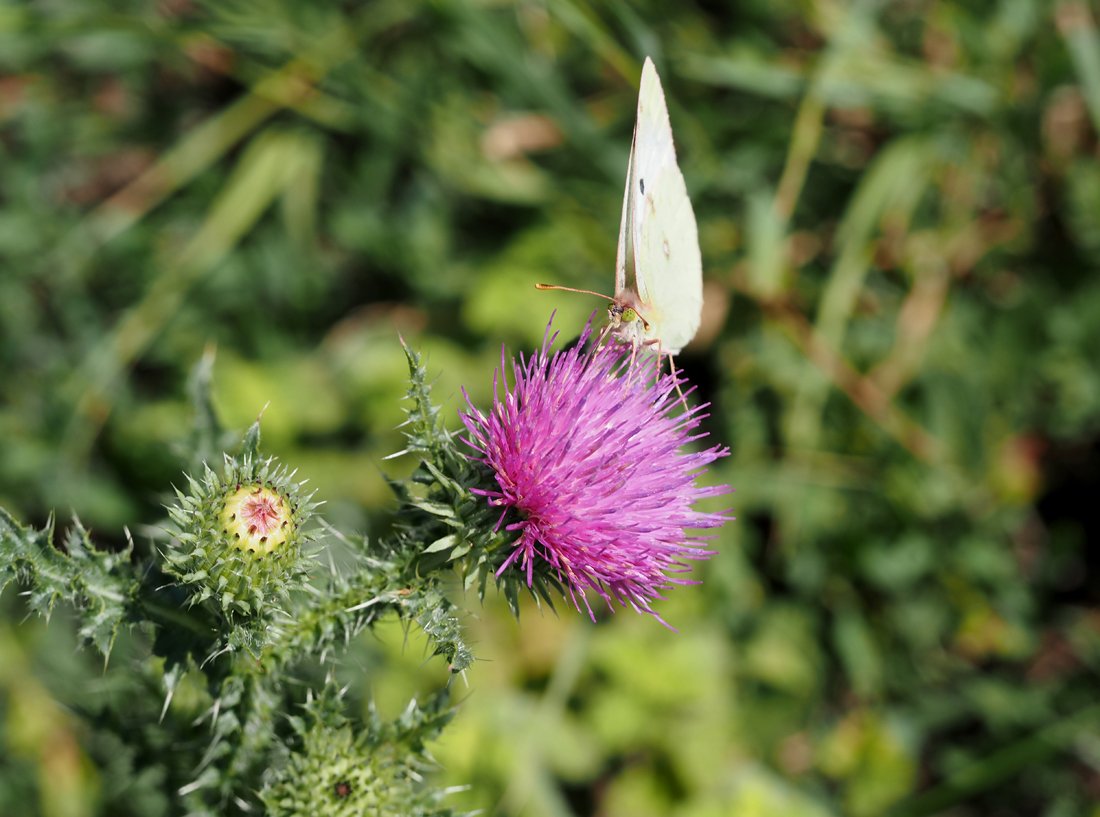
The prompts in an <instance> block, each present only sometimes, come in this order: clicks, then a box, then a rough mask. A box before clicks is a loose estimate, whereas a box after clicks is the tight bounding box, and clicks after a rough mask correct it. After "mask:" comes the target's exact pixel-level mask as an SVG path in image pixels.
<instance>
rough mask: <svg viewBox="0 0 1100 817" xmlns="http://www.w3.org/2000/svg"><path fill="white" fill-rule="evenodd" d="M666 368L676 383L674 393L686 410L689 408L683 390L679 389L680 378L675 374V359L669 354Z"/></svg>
mask: <svg viewBox="0 0 1100 817" xmlns="http://www.w3.org/2000/svg"><path fill="white" fill-rule="evenodd" d="M668 367H669V369H671V370H672V377H673V378H674V382H675V383H676V393H677V394H678V395H680V402H681V403H683V404H684V409H685V410H688V409H689V406H688V401H687V397H686V396H685V395H684V392H683V390H682V389H681V388H680V378H679V377H678V376H677V374H676V359H675V358H674V357H673V356H672V355H671V354H670V355H669V356H668Z"/></svg>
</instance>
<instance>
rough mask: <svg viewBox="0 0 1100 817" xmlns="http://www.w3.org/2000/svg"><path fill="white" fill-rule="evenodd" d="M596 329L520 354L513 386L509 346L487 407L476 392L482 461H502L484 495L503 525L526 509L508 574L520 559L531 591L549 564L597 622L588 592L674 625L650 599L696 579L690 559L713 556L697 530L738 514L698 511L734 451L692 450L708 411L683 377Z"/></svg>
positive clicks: (472, 423)
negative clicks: (606, 339)
mask: <svg viewBox="0 0 1100 817" xmlns="http://www.w3.org/2000/svg"><path fill="white" fill-rule="evenodd" d="M591 335H592V331H591V323H589V325H588V326H586V327H585V330H584V332H583V333H582V334H581V338H580V341H579V342H578V343H577V345H576V346H575V347H573V348H571V349H567V350H564V351H561V350H559V351H554V352H552V351H551V347H552V346H553V344H554V341H555V340H556V339H557V334H556V333H555V334H554V335H553V336H552V337H551V336H550V328H549V326H548V327H547V332H546V337H545V338H544V340H543V345H542V348H541V349H540V350H539V351H538V352H536V353H535V354H534V355H533V356H531V357H529V358H525V357H523V356H522V355H521V356H520V358H519V360H518V361H517V360H513V361H512V373H513V378H514V380H515V385H514V386H513V387H512V388H511V389H509V388H508V383H507V376H506V375H505V374H504V373H505V372H506V371H507V361H506V358H505V353H504V352H503V350H502V352H501V368H500V369H499V370H498V371H497V372H496V374H494V377H493V386H494V400H493V407H492V411H491V412H490V414H489V415H488V416H486V415H485V414H483V413H482V412H481V411H479V410H478V409H477V408H475V407H474V406H473V404H472V403H470V400H469V397H468V396H467V398H466V399H467V404H468V405H469V412H468V413H464V414H463V415H462V419H463V422H464V423H465V424H466V428H467V430H468V431H469V435H468V438H467V443H468V444H469V445H470V446H471V447H472V448H473V449H474V450H475V451H476V452H477V453H476V455H471V458H472V459H475V460H476V461H479V462H482V463H484V464H486V465H487V466H488V467H489V468H490V469H492V471H493V473H494V475H495V477H496V482H497V485H498V486H499V490H476V493H479V494H481V495H483V496H486V497H487V498H488V500H489V504H490V505H495V506H501V507H503V509H504V510H503V512H502V514H501V518H500V522H498V526H499V525H500V524H501V523H502V522H503V520H504V517H505V515H506V514H507V512H508V510H509V509H511V510H514V511H516V512H517V514H516V515H517V516H518V517H519V520H518V521H516V522H513V523H512V524H510V525H508V527H507V530H510V531H518V533H519V535H518V537H517V538H516V540H515V543H514V546H513V547H514V549H513V551H512V553H511V554H510V555H509V556H508V558H507V559H506V560H505V561H504V563H503V564H502V565H501V566H500V568H499V570H498V571H497V574H496V575H497V576H498V577H499V576H500V575H501V574H502V573H503V572H504V571H505V570H507V569H508V568H509V567H511V566H512V565H513V564H515V563H518V565H519V567H520V568H521V569H523V570H525V571H526V574H527V584H528V586H531V585H532V582H533V580H534V575H535V570H536V569H537V562H539V561H540V560H541V561H542V562H545V563H546V565H548V566H549V568H550V571H551V572H552V573H553V574H554V575H556V577H557V579H558V581H559V582H560V583H561V584H562V585H563V586H564V587H565V588H566V591H567V592H568V594H569V596H570V598H571V599H572V601H573V604H574V606H576V607H577V609H578V610H579V609H580V604H581V602H583V603H584V605H585V608H586V609H587V610H588V613H589V616H591V617H592V618H593V619H595V614H594V613H593V610H592V607H591V605H590V604H589V601H588V599H587V597H586V593H587V591H589V590H592V591H594V592H595V593H597V594H598V595H599V596H601V597H603V599H604V600H605V601H606V602H607V604H608V607H610V608H611V609H614V605H612V604H611V602H612V600H614V601H617V602H619V604H621V605H623V606H626V605H627V604H629V605H630V606H631V607H633V608H634V609H635V610H637V611H638V612H644V613H649V614H651V615H653V616H654V617H656V618H657V619H658V621H661V623H662V624H664V623H665V622H664V620H663V619H661V617H660V616H659V615H657V613H656V612H655V611H654V610H653V608H652V606H651V605H652V603H653V602H654V601H657V600H660V599H661V598H662V596H661V591H662V590H664V589H666V588H669V587H671V586H673V585H684V584H696V583H697V582H694V581H691V580H689V579H686V578H683V577H682V575H681V574H683V573H686V572H687V571H689V570H690V569H691V568H690V565H689V564H687V562H686V560H690V559H705V558H707V557H709V556H711V555H713V551H709V550H705V549H704V548H703V545H702V542H703V541H704V540H705V537H702V536H699V535H697V534H690V533H688V532H687V531H688V529H699V528H716V527H719V526H720V525H722V524H723V523H724V522H725V521H726V520H727V519H728V518H730V517H729V516H728V515H727V514H726V513H724V512H721V513H706V512H703V511H697V510H695V509H693V507H692V505H693V504H694V503H695V501H696V500H699V499H703V498H704V497H711V496H718V495H721V494H725V493H728V492H729V490H730V489H729V487H728V486H725V485H721V486H716V487H702V486H699V485H697V484H696V477H697V476H698V475H699V474H700V473H702V471H703V470H704V467H705V466H706V465H709V464H710V463H712V462H714V461H715V460H716V459H718V458H719V457H724V456H726V455H727V454H729V449H727V448H724V447H722V446H712V447H711V448H707V449H705V450H703V451H691V450H687V449H686V446H687V444H688V443H691V442H692V441H694V440H698V439H700V438H702V437H704V436H706V435H705V434H703V433H698V432H696V431H695V429H696V428H697V427H698V426H699V422H700V420H702V418H703V417H705V416H706V415H705V414H704V413H702V412H703V409H704V408H705V407H706V406H696V407H694V408H691V409H687V410H682V407H683V405H684V401H683V399H682V398H681V396H680V393H679V392H678V391H677V385H678V384H681V383H683V382H684V381H683V380H682V379H680V378H679V377H678V376H676V375H674V374H672V373H665V372H663V371H662V370H661V369H662V367H660V365H659V364H658V362H657V359H656V357H655V356H651V355H642V356H639V357H638V358H637V360H635V359H634V357H633V356H632V353H631V349H630V347H629V346H624V345H622V344H617V343H612V344H607V345H604V346H594V347H590V348H585V346H586V344H587V342H588V341H589V340H590V339H591ZM498 378H499V379H503V381H504V384H503V386H504V388H503V391H504V393H503V395H501V394H499V393H498V389H497V385H498ZM666 626H667V625H666Z"/></svg>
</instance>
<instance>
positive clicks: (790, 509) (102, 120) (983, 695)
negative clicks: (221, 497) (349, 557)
mask: <svg viewBox="0 0 1100 817" xmlns="http://www.w3.org/2000/svg"><path fill="white" fill-rule="evenodd" d="M1097 17H1098V9H1097V7H1096V4H1095V3H1087V2H1083V1H1080V0H1065V1H1064V2H1051V1H1050V0H940V1H939V2H936V1H935V0H896V1H895V2H869V1H868V2H854V1H853V2H843V0H743V1H742V2H736V3H735V2H728V3H722V2H716V1H714V0H711V1H710V2H704V0H696V1H695V2H677V3H661V2H640V3H634V4H625V3H613V2H583V1H582V0H531V1H530V2H505V0H434V1H433V2H412V1H410V0H376V1H375V2H366V3H356V2H350V0H348V1H346V2H314V1H313V0H217V2H214V0H211V2H200V1H199V0H159V1H158V2H136V1H133V2H124V1H123V0H110V1H109V0H39V1H38V2H18V0H0V338H2V343H0V360H2V373H3V376H2V378H0V440H2V446H3V447H2V454H0V505H2V506H4V507H6V508H8V509H9V510H10V511H12V512H13V513H14V514H15V515H16V516H17V517H19V518H21V519H22V520H24V521H28V522H33V523H35V524H42V523H43V522H44V521H45V520H46V518H47V516H48V514H49V513H50V512H51V511H56V512H57V513H58V515H59V516H60V517H61V518H62V519H65V518H67V517H68V516H69V514H70V513H71V512H72V513H75V514H77V515H78V516H79V517H80V518H81V519H82V520H83V522H84V523H85V524H86V525H88V526H90V527H91V528H92V529H93V531H94V535H95V536H96V539H97V541H98V542H99V543H101V544H102V545H104V546H112V545H117V544H120V543H121V542H123V541H124V530H123V527H124V526H129V528H130V529H131V530H132V531H133V532H134V534H135V535H136V536H138V537H140V536H141V535H142V533H141V532H142V529H143V526H145V525H151V524H157V523H158V521H159V520H160V519H161V518H162V516H163V510H162V503H163V502H164V500H165V496H166V495H167V492H168V490H169V488H170V486H171V484H172V483H179V482H180V481H181V473H180V470H181V467H182V464H183V462H184V461H185V456H184V455H183V453H182V452H183V450H184V449H183V448H182V447H183V446H186V444H187V439H188V427H189V423H190V421H191V417H190V411H189V403H188V398H187V392H186V380H187V374H188V372H189V371H190V369H191V368H192V367H193V366H194V364H195V363H196V362H197V361H198V360H199V359H200V357H201V356H202V355H203V353H204V350H206V349H208V348H214V347H216V350H217V351H216V353H217V359H216V360H217V362H216V366H215V378H216V379H215V389H216V399H217V404H218V407H219V408H220V410H221V411H222V413H223V415H224V419H225V420H226V422H227V424H228V425H230V426H233V427H240V426H244V425H245V424H247V423H249V422H251V420H252V419H254V418H255V416H256V415H257V414H258V413H259V412H260V410H261V409H262V408H263V406H264V405H265V404H269V405H268V408H267V410H266V413H265V414H264V434H265V447H266V448H267V450H268V451H269V452H270V453H274V454H277V455H278V456H280V457H281V458H283V459H284V460H285V461H286V462H287V463H289V464H290V465H292V466H296V467H297V468H298V469H299V473H300V474H301V475H302V476H304V477H308V478H309V479H310V480H311V484H312V485H313V486H314V487H315V488H316V489H317V490H318V492H319V496H320V497H321V498H323V499H325V500H327V505H326V506H325V509H324V510H325V516H326V518H328V519H329V520H330V521H331V522H332V523H333V524H335V525H336V526H337V527H342V528H345V529H351V530H360V531H367V532H368V533H371V534H372V535H374V534H377V533H381V532H384V530H385V526H386V524H387V523H386V517H385V512H386V509H387V508H388V507H389V506H390V501H389V496H388V490H387V488H386V485H385V482H384V479H383V478H382V472H381V470H380V467H379V461H380V458H381V457H382V456H384V455H386V454H388V453H390V452H392V451H395V450H397V449H398V448H400V446H401V440H400V436H399V435H398V433H397V432H396V431H395V430H394V426H395V425H396V424H397V423H398V422H399V421H400V419H401V416H402V415H401V407H400V404H399V398H400V396H401V395H402V393H403V391H404V388H405V365H404V360H403V355H402V353H401V351H400V348H399V345H398V340H397V338H398V334H399V333H400V334H401V335H403V336H404V337H405V338H406V339H407V340H408V341H409V342H410V343H411V344H412V345H413V346H414V347H417V348H420V349H422V350H423V351H424V352H426V354H427V356H428V360H427V362H428V366H429V369H430V370H431V371H432V372H433V373H436V374H437V375H438V380H437V382H436V386H435V395H436V397H437V399H439V400H440V401H442V402H444V404H445V406H446V411H447V412H448V413H449V416H451V418H452V421H451V423H452V425H454V426H457V425H458V422H457V417H456V415H455V414H454V412H455V411H457V408H458V407H459V405H460V401H461V396H460V388H461V387H462V386H465V387H466V388H467V389H469V391H470V393H471V395H472V397H473V398H474V399H475V401H479V402H484V401H485V400H486V399H487V398H488V396H489V394H490V384H491V373H492V369H493V367H494V365H495V364H496V363H497V362H498V361H499V354H500V346H501V344H502V343H505V344H507V345H508V347H509V348H510V349H513V350H526V349H531V348H532V347H533V346H534V345H535V344H536V343H537V342H538V341H539V340H540V339H541V337H542V333H543V330H544V327H545V325H546V322H547V320H548V318H549V315H550V313H551V311H552V310H554V309H557V310H558V313H557V318H556V324H557V326H558V327H560V328H561V329H562V331H563V332H564V333H565V334H566V335H570V334H572V333H575V331H576V330H577V329H579V327H580V326H581V324H582V323H583V321H584V319H585V317H586V316H587V315H588V313H589V311H590V310H591V309H593V308H595V307H596V306H597V304H595V303H593V302H592V301H591V300H588V299H585V298H584V297H582V296H570V295H566V294H563V293H549V294H547V293H537V292H536V291H534V289H533V288H532V284H533V283H534V282H536V281H553V282H558V283H561V284H565V285H572V286H581V287H590V288H598V289H604V290H609V289H610V288H611V286H612V278H613V274H612V267H613V263H612V262H613V258H614V251H615V246H614V245H615V239H616V236H617V231H618V223H619V208H620V206H621V197H622V184H623V182H622V177H623V174H624V172H625V167H626V157H627V151H628V148H629V140H630V133H631V128H632V125H633V116H634V107H635V102H636V93H637V85H636V83H637V78H638V75H639V72H640V67H641V60H642V58H643V57H644V56H645V55H646V54H650V55H652V56H653V57H654V59H655V61H656V62H657V65H658V68H659V70H660V72H661V75H662V77H663V79H664V84H665V90H666V93H667V95H668V97H669V102H670V109H671V116H672V124H673V131H674V134H675V137H676V140H677V146H678V150H679V155H680V163H681V166H682V168H683V171H684V174H685V176H686V178H687V182H688V187H689V189H690V191H691V194H692V198H693V201H694V204H695V211H696V214H697V217H698V220H699V226H700V241H701V244H702V252H703V258H704V268H705V275H706V278H707V290H706V299H707V302H706V311H705V315H704V322H703V327H702V329H701V331H700V333H699V337H698V338H697V342H696V343H695V344H693V345H692V346H691V347H689V348H688V349H687V350H686V351H685V353H684V354H683V356H682V360H681V362H682V364H683V365H684V366H685V367H686V369H687V371H688V374H689V375H690V376H691V377H692V379H693V380H694V381H695V382H697V383H698V384H699V385H700V389H701V393H702V395H703V396H705V398H706V399H708V400H710V401H712V402H713V407H712V418H711V420H710V423H709V429H710V431H711V432H712V434H713V435H714V436H713V438H714V439H716V440H719V441H722V442H725V443H728V444H729V446H730V447H731V448H732V456H731V457H729V458H728V459H726V460H724V461H722V462H721V463H719V465H718V467H717V468H715V469H714V471H713V473H712V474H710V475H708V477H707V479H709V480H713V481H722V482H727V483H729V484H731V485H733V486H735V487H736V493H735V495H734V497H733V505H734V509H735V513H736V515H737V517H738V519H737V521H736V522H734V523H731V524H728V525H727V526H726V528H725V529H724V530H723V531H722V533H721V535H720V538H719V539H718V541H717V543H716V548H717V550H718V551H719V553H718V555H717V556H716V557H714V559H712V560H711V561H710V562H709V563H706V564H704V565H701V566H699V567H698V569H697V571H696V577H697V578H699V579H701V580H702V581H703V584H702V586H701V587H696V588H690V589H682V590H678V591H676V592H675V593H673V594H672V597H671V598H670V600H669V601H668V603H667V604H666V605H664V606H663V607H662V608H661V611H662V614H663V615H664V616H665V618H667V619H668V620H669V621H670V622H672V623H673V624H674V625H676V626H677V627H678V628H679V630H680V632H679V633H678V634H674V633H670V632H668V631H666V630H665V629H663V628H661V627H660V626H659V625H658V624H656V623H655V622H653V621H652V620H649V619H643V618H640V617H638V616H635V615H633V614H631V613H626V612H620V613H618V614H616V615H614V616H611V617H608V618H607V619H606V620H601V621H600V622H599V623H598V624H596V625H592V624H591V623H589V622H588V621H587V620H586V619H585V618H584V617H583V616H581V615H579V614H577V613H575V612H574V611H572V610H571V609H568V608H567V607H563V608H562V609H561V610H560V611H559V615H558V616H555V615H554V614H552V613H548V612H543V611H538V610H535V609H531V610H528V611H525V612H524V614H523V616H522V619H521V621H520V623H519V624H518V625H517V624H516V623H515V622H514V621H512V620H511V619H510V617H509V616H508V614H507V612H506V611H505V610H504V608H503V605H501V604H499V603H498V601H497V600H492V599H490V600H489V601H487V603H486V604H485V605H484V606H482V605H479V604H478V603H477V601H476V600H475V599H467V600H466V606H467V607H468V609H469V611H470V612H469V621H468V626H469V631H470V636H471V640H472V641H473V646H474V649H475V652H476V654H477V655H478V656H479V658H481V659H483V660H481V661H480V662H479V663H478V664H477V665H476V666H475V667H474V668H473V669H472V670H471V671H469V672H468V673H467V674H466V682H467V683H468V685H469V693H468V697H466V700H465V702H464V703H463V705H462V708H461V710H460V712H459V715H458V717H457V718H456V720H455V721H454V723H453V724H452V726H451V727H450V728H449V729H448V730H447V731H446V732H445V734H444V737H443V739H442V740H441V741H440V743H439V745H438V746H437V747H436V750H435V753H436V756H437V757H438V759H439V760H440V763H441V767H442V770H441V773H440V777H439V782H440V784H441V785H456V786H457V785H468V786H469V788H468V790H466V791H464V792H459V793H456V794H454V795H453V797H452V798H451V802H452V803H453V804H454V805H455V807H456V808H466V809H470V808H482V809H484V810H485V811H484V813H485V814H487V815H502V816H503V815H520V814H523V815H534V816H535V817H567V815H577V817H581V816H582V815H601V817H608V816H610V815H629V816H630V817H649V815H674V817H711V816H712V815H727V814H729V815H738V816H739V817H755V816H756V815H760V816H761V817H763V816H764V815H790V816H791V817H800V815H807V816H809V815H813V817H817V816H818V815H842V814H843V815H856V817H861V816H862V815H879V814H891V815H898V816H900V815H904V816H905V817H916V816H917V815H930V814H950V815H1006V816H1008V815H1012V816H1015V815H1021V816H1022V815H1044V817H1071V815H1093V817H1095V816H1096V815H1100V806H1098V805H1097V804H1098V803H1100V694H1098V693H1100V678H1098V672H1100V556H1098V554H1097V550H1096V546H1095V541H1096V537H1097V535H1098V531H1100V524H1098V522H1097V516H1096V513H1095V506H1096V504H1097V501H1098V497H1100V277H1098V276H1097V270H1098V268H1100V143H1098V138H1097V137H1098V126H1100V34H1098V32H1097V27H1096V21H1097ZM387 467H389V468H391V469H392V470H391V473H400V472H401V469H402V468H406V467H407V464H402V463H401V461H400V460H398V461H395V462H393V463H388V464H387ZM2 610H3V611H4V613H5V618H4V619H3V623H2V624H0V757H2V758H3V762H2V763H0V814H3V815H5V817H9V815H24V814H27V815H32V814H33V815H39V814H40V815H45V817H69V816H70V815H72V817H80V816H81V815H90V814H97V813H100V812H99V811H98V810H97V808H98V807H97V802H98V794H97V792H99V790H100V787H101V786H102V785H104V783H103V780H104V779H106V778H105V777H104V776H103V774H102V773H101V771H100V770H98V769H97V768H96V767H95V766H94V764H92V763H91V761H90V759H89V754H88V750H87V746H88V742H89V740H90V739H89V736H88V733H87V730H86V727H84V726H82V725H81V724H80V723H79V722H78V721H77V720H76V719H75V718H74V717H73V716H72V714H71V712H70V711H69V705H70V703H71V702H72V701H74V700H83V699H86V698H87V697H88V696H95V695H96V694H97V690H99V689H100V687H101V685H103V684H106V683H107V679H108V678H109V676H110V673H111V672H118V671H123V672H124V671H126V661H127V660H128V659H127V658H125V657H122V658H119V657H117V656H116V657H115V658H113V659H112V666H111V667H110V668H109V669H108V671H107V672H106V673H104V671H103V668H102V666H101V664H100V663H99V662H98V661H97V660H96V659H95V657H94V656H92V655H90V654H86V653H74V651H73V637H72V635H71V633H70V632H69V630H68V629H67V628H66V625H67V622H66V621H65V620H64V617H60V618H57V619H55V620H54V621H53V622H52V623H51V626H50V627H49V628H46V627H45V626H44V625H42V624H41V623H40V622H38V621H31V622H25V621H24V620H23V616H24V614H25V610H24V608H23V607H22V606H21V604H20V600H19V599H18V597H17V594H16V593H15V592H13V591H8V592H7V593H6V594H5V596H4V598H3V599H2ZM425 659H426V655H425V653H424V651H423V650H422V648H421V645H420V641H419V640H418V638H417V635H416V634H415V633H412V634H409V636H408V638H406V634H405V633H404V632H403V631H402V630H401V629H400V628H398V627H397V626H394V627H391V628H388V629H386V628H384V629H383V630H382V631H381V632H379V633H378V634H377V637H370V638H365V639H364V640H363V643H361V644H358V645H356V649H355V650H354V651H353V652H352V653H351V654H350V655H349V657H348V659H347V661H346V666H345V667H344V668H343V671H344V672H345V674H346V675H347V676H348V678H349V679H352V680H355V681H356V682H358V683H360V684H362V685H363V686H364V687H365V688H366V689H368V690H370V691H371V692H372V693H373V694H374V695H375V696H376V697H377V698H378V699H379V700H380V702H381V704H382V707H383V709H384V710H385V711H389V712H396V711H398V710H399V709H400V707H401V706H402V705H403V703H404V701H405V700H407V698H408V697H409V696H410V695H411V694H414V693H417V692H423V691H426V690H430V689H434V688H437V687H438V686H439V685H440V684H441V683H443V682H444V679H445V676H446V670H445V668H444V667H442V666H441V664H442V662H440V661H438V660H435V661H426V660H425ZM133 660H136V658H134V659H133ZM460 692H461V694H462V695H467V693H466V692H465V690H464V689H462V688H461V687H460ZM161 806H163V804H161ZM143 808H145V806H142V805H141V804H140V803H137V804H135V810H136V811H137V813H147V814H159V813H161V812H160V811H158V810H157V808H158V806H157V803H156V802H155V800H151V801H150V802H149V804H148V807H147V810H146V811H144V812H143V811H142V809H143Z"/></svg>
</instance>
